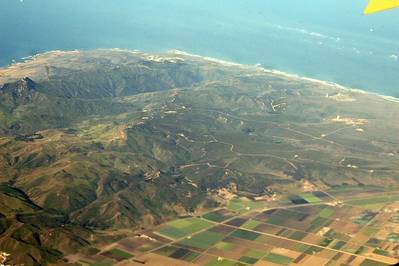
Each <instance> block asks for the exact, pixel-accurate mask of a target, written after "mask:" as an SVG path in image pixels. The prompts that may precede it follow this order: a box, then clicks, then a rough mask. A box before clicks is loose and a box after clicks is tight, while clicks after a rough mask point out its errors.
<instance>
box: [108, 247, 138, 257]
mask: <svg viewBox="0 0 399 266" xmlns="http://www.w3.org/2000/svg"><path fill="white" fill-rule="evenodd" d="M108 253H110V254H112V255H114V256H116V257H119V258H121V259H130V258H133V257H134V256H133V255H132V254H130V253H128V252H126V251H123V250H121V249H118V248H113V249H111V250H109V251H108Z"/></svg>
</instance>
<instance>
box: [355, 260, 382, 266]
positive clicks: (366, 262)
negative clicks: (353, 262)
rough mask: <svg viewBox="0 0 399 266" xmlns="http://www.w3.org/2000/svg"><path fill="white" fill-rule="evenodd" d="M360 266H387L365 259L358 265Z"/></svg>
mask: <svg viewBox="0 0 399 266" xmlns="http://www.w3.org/2000/svg"><path fill="white" fill-rule="evenodd" d="M360 266H388V264H386V263H382V262H378V261H375V260H368V259H366V260H364V261H363V262H362V263H361V264H360Z"/></svg>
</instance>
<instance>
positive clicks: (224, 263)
mask: <svg viewBox="0 0 399 266" xmlns="http://www.w3.org/2000/svg"><path fill="white" fill-rule="evenodd" d="M244 265H245V264H242V263H238V262H235V261H231V260H228V259H222V260H218V259H217V258H215V259H214V260H212V261H211V262H210V263H208V264H207V265H206V266H244Z"/></svg>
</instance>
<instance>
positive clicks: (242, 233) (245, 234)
mask: <svg viewBox="0 0 399 266" xmlns="http://www.w3.org/2000/svg"><path fill="white" fill-rule="evenodd" d="M231 236H234V237H237V238H242V239H246V240H255V239H257V238H258V237H259V236H260V234H258V233H255V232H251V231H247V230H240V229H239V230H236V231H234V232H233V233H232V234H231Z"/></svg>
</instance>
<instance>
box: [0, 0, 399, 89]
mask: <svg viewBox="0 0 399 266" xmlns="http://www.w3.org/2000/svg"><path fill="white" fill-rule="evenodd" d="M366 3H367V1H365V0H357V1H345V0H321V1H317V2H315V1H314V0H302V1H295V2H292V1H290V0H280V1H271V0H268V1H261V0H253V1H250V2H248V1H234V2H232V1H227V0H219V1H210V0H205V1H190V2H187V1H183V0H173V1H168V2H167V3H166V2H165V1H160V0H153V1H143V0H137V1H134V2H133V1H128V0H116V1H112V2H109V1H99V0H97V1H96V0H87V1H84V2H82V1H77V0H68V1H65V0H60V1H51V0H24V1H22V2H21V1H20V0H3V1H2V2H1V3H0V8H1V10H2V11H3V14H2V17H1V18H0V22H1V23H0V33H1V36H2V42H1V43H0V54H1V57H0V65H2V66H5V65H8V64H10V63H11V62H12V60H13V59H15V60H20V58H22V57H25V56H29V55H32V54H36V53H40V52H45V51H50V50H56V49H60V50H73V49H95V48H116V47H118V48H127V49H139V50H143V51H150V52H160V51H166V50H169V49H179V50H183V51H187V52H190V53H195V54H200V55H203V56H212V57H217V58H221V59H225V60H231V61H235V62H239V63H244V64H261V65H263V66H264V67H266V68H274V69H278V70H281V71H286V72H289V73H295V74H299V75H304V76H309V77H313V78H317V79H322V80H326V81H332V82H337V83H339V84H342V85H346V86H350V87H355V88H360V89H365V90H369V91H374V92H378V93H382V94H387V95H392V96H398V95H399V89H398V86H397V85H398V80H397V73H398V71H399V62H398V55H399V49H398V47H399V28H398V27H397V25H399V11H398V10H392V11H388V12H383V13H379V14H376V15H371V16H364V15H363V14H362V11H363V9H364V7H365V5H366Z"/></svg>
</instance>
